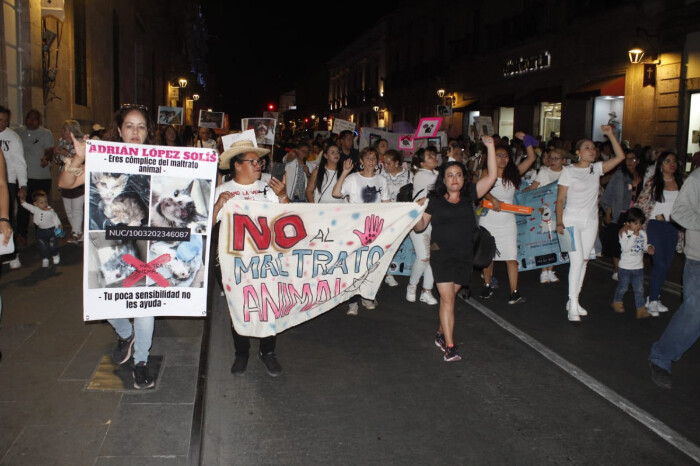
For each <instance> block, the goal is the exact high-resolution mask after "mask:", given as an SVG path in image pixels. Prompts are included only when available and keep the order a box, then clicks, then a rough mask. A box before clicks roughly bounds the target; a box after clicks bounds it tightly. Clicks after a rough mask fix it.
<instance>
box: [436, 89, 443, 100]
mask: <svg viewBox="0 0 700 466" xmlns="http://www.w3.org/2000/svg"><path fill="white" fill-rule="evenodd" d="M437 95H438V97H440V98H441V99H442V98H443V97H445V89H438V90H437Z"/></svg>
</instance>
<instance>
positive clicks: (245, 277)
mask: <svg viewBox="0 0 700 466" xmlns="http://www.w3.org/2000/svg"><path fill="white" fill-rule="evenodd" d="M423 210H424V207H421V206H419V205H418V204H415V203H382V204H341V205H339V204H275V203H266V202H257V201H233V200H232V201H229V202H228V203H227V204H226V205H225V206H224V215H223V219H222V223H221V232H220V236H219V261H220V264H221V272H222V277H223V284H224V290H225V293H226V301H227V302H228V306H229V310H230V312H231V320H232V321H233V325H234V327H235V328H236V332H238V333H239V334H241V335H248V336H254V337H266V336H270V335H275V334H277V333H280V332H282V331H284V330H286V329H288V328H290V327H293V326H295V325H299V324H301V323H303V322H306V321H307V320H310V319H313V318H314V317H316V316H318V315H320V314H322V313H324V312H326V311H329V310H330V309H332V308H334V307H335V306H337V305H338V304H340V303H342V302H344V301H347V300H348V299H350V298H351V297H352V296H354V295H361V296H362V297H364V298H367V299H373V298H374V296H375V295H376V293H377V290H378V289H379V285H380V284H381V283H382V281H383V279H384V275H385V274H386V272H387V269H388V267H389V265H390V264H391V259H392V257H393V256H394V254H395V253H396V251H397V250H398V249H399V247H400V246H401V243H402V241H403V239H404V237H405V236H406V235H407V234H408V232H409V230H410V229H411V228H413V226H414V225H415V224H416V222H417V221H418V220H419V219H420V216H421V215H422V213H423Z"/></svg>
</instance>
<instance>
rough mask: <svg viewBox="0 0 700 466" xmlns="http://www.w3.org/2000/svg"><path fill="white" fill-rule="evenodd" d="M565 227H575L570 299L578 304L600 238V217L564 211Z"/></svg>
mask: <svg viewBox="0 0 700 466" xmlns="http://www.w3.org/2000/svg"><path fill="white" fill-rule="evenodd" d="M563 217H564V218H563V222H564V226H566V227H574V243H575V245H576V250H575V251H571V252H569V299H570V300H571V302H572V303H575V304H578V296H579V294H580V293H581V287H582V286H583V279H584V278H585V276H586V265H587V264H588V257H589V255H590V253H591V250H592V249H593V244H595V240H596V238H597V237H598V217H597V216H594V217H580V216H577V215H576V214H575V213H571V212H567V211H566V210H564V215H563Z"/></svg>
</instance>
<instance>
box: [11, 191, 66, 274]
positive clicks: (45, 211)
mask: <svg viewBox="0 0 700 466" xmlns="http://www.w3.org/2000/svg"><path fill="white" fill-rule="evenodd" d="M18 197H19V198H20V200H21V201H22V207H24V208H25V209H27V210H28V211H29V212H31V213H32V214H34V224H35V225H36V242H37V245H38V246H39V253H40V254H41V266H42V267H43V268H47V267H48V266H49V257H53V263H54V264H55V265H58V264H59V263H60V262H61V255H60V254H59V252H58V238H57V237H56V231H55V228H59V230H60V229H63V227H62V225H61V221H60V219H59V218H58V214H56V212H55V211H54V210H53V209H52V208H51V206H50V205H49V197H48V196H47V195H46V193H45V192H44V191H41V190H37V191H34V192H33V193H32V201H34V204H33V205H32V204H29V203H28V202H27V200H26V199H27V195H26V194H24V193H21V194H20V195H18Z"/></svg>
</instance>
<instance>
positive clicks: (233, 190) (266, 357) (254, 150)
mask: <svg viewBox="0 0 700 466" xmlns="http://www.w3.org/2000/svg"><path fill="white" fill-rule="evenodd" d="M269 152H270V151H269V149H262V148H258V147H255V146H254V145H253V142H252V141H250V140H248V139H241V140H239V141H236V142H234V143H233V144H232V145H231V147H230V148H229V149H228V150H226V151H224V153H223V154H221V158H220V159H219V168H221V169H223V170H226V169H230V170H231V175H232V177H233V179H231V180H229V181H227V182H225V183H223V184H221V185H220V186H217V188H216V193H215V195H214V197H216V199H217V200H216V204H214V217H213V218H214V222H215V225H214V232H213V235H212V244H213V245H214V248H215V249H214V250H215V251H217V254H218V249H217V248H216V244H218V233H219V224H220V223H219V222H220V221H221V209H222V208H223V207H224V205H225V204H226V203H227V202H228V201H229V200H230V199H238V200H241V199H243V200H254V201H265V202H281V203H283V204H286V203H288V202H289V198H288V197H287V191H286V186H285V184H284V183H283V182H282V181H280V180H278V179H277V178H271V179H270V182H269V184H266V183H264V182H263V181H260V171H261V165H260V157H262V156H264V155H266V154H267V153H269ZM215 264H216V267H215V269H216V278H217V280H218V282H219V285H220V286H221V289H222V290H223V289H224V287H223V281H222V278H221V268H220V267H219V260H218V257H217V260H216V262H215ZM231 332H232V334H233V346H234V348H235V351H236V354H235V360H234V362H233V365H232V366H231V373H232V374H233V375H242V374H243V373H244V372H245V370H246V368H247V367H248V357H249V355H250V338H249V337H247V336H244V335H239V334H238V333H236V329H235V328H233V327H231ZM276 343H277V338H276V337H275V336H274V335H272V336H270V337H265V338H261V339H260V350H259V352H258V356H259V357H260V360H261V361H262V362H263V364H264V365H265V369H266V370H267V373H268V374H270V375H271V376H272V377H276V376H278V375H280V374H281V373H282V366H280V364H279V362H277V357H276V356H275V346H276Z"/></svg>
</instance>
